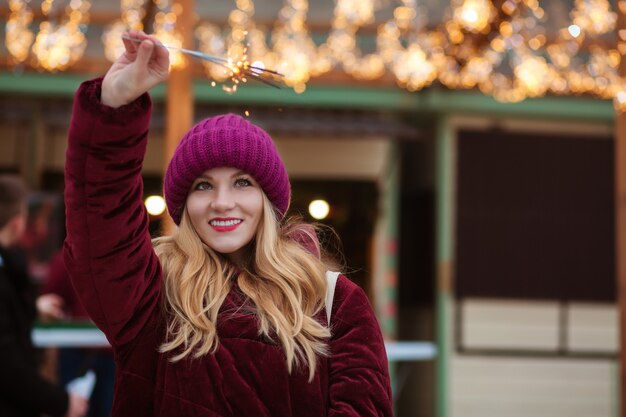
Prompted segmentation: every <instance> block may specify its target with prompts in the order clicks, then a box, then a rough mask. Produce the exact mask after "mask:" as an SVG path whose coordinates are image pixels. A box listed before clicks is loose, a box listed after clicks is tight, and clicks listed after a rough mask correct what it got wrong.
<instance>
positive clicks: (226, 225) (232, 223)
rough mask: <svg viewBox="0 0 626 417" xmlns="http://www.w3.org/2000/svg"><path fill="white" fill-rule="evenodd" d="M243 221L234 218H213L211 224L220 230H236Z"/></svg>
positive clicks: (216, 229)
mask: <svg viewBox="0 0 626 417" xmlns="http://www.w3.org/2000/svg"><path fill="white" fill-rule="evenodd" d="M241 223H243V220H241V219H232V220H211V221H210V222H209V225H210V226H211V227H212V228H213V229H214V230H215V231H218V232H230V231H232V230H235V229H236V228H237V227H239V225H240V224H241Z"/></svg>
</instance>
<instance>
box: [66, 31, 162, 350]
mask: <svg viewBox="0 0 626 417" xmlns="http://www.w3.org/2000/svg"><path fill="white" fill-rule="evenodd" d="M127 36H129V37H132V38H139V39H143V40H144V41H143V42H142V43H140V44H139V43H135V42H132V41H124V43H125V47H126V51H125V53H124V54H123V55H122V56H120V58H118V60H117V61H116V62H115V63H114V64H113V65H112V67H111V69H109V71H108V72H107V74H106V76H105V77H104V79H103V80H101V79H95V80H92V81H88V82H85V83H83V84H82V85H81V86H80V88H79V89H78V91H77V93H76V96H75V100H74V108H73V114H72V121H71V124H70V130H69V140H68V148H67V155H66V165H65V203H66V218H67V220H66V222H67V238H66V241H65V246H64V252H65V253H64V257H65V265H66V267H67V270H68V273H69V274H70V276H71V278H72V282H73V284H74V287H75V289H76V291H77V294H78V295H79V297H80V298H81V301H82V303H83V305H84V306H85V308H86V310H87V311H88V313H89V315H90V317H91V318H92V319H93V320H94V322H95V323H96V324H97V325H98V326H99V327H100V328H101V329H102V330H103V331H104V333H105V334H106V335H107V337H108V339H109V341H110V342H111V343H112V344H113V345H114V346H115V345H118V346H119V345H123V344H125V343H127V342H129V341H132V340H133V338H134V337H135V336H136V335H137V333H138V332H139V331H140V330H141V328H142V327H143V325H145V324H146V321H147V320H148V318H149V317H150V314H151V313H152V311H153V309H154V308H155V307H156V305H157V303H158V300H159V291H160V279H161V274H160V266H159V262H158V260H157V258H156V255H155V254H154V252H153V250H152V244H151V241H150V235H149V233H148V216H147V214H146V211H145V208H144V206H143V203H142V197H143V183H142V180H141V168H142V164H143V158H144V154H145V150H146V145H147V133H148V125H149V121H150V114H151V102H150V98H149V96H148V94H147V90H148V89H149V88H151V87H153V86H154V85H156V84H157V83H159V82H160V81H163V80H165V79H166V78H167V74H168V67H169V58H168V53H167V50H166V49H165V48H162V47H159V46H155V43H158V41H157V40H156V39H154V38H152V37H149V36H147V35H145V34H144V33H143V32H130V33H128V34H127Z"/></svg>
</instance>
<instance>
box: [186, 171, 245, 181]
mask: <svg viewBox="0 0 626 417" xmlns="http://www.w3.org/2000/svg"><path fill="white" fill-rule="evenodd" d="M242 175H245V176H247V177H251V175H250V174H248V173H247V172H245V171H241V170H240V171H237V172H235V173H234V174H233V175H231V178H235V177H240V176H242ZM198 180H209V181H211V180H213V177H211V176H210V175H204V174H200V176H199V177H198V178H196V181H198ZM194 182H195V181H194Z"/></svg>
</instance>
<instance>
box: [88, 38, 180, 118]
mask: <svg viewBox="0 0 626 417" xmlns="http://www.w3.org/2000/svg"><path fill="white" fill-rule="evenodd" d="M122 39H123V40H124V48H125V51H124V53H123V54H122V55H121V56H120V57H119V58H118V59H117V60H116V61H115V62H114V63H113V65H112V66H111V68H109V70H108V71H107V73H106V75H105V76H104V80H103V81H102V92H101V96H100V100H101V101H102V104H104V105H107V106H110V107H120V106H123V105H125V104H128V103H131V102H132V101H134V100H135V99H137V98H138V97H139V96H141V95H142V94H143V93H145V92H146V91H148V90H150V89H151V88H152V87H154V86H155V85H157V84H159V83H160V82H162V81H165V80H167V78H168V76H169V52H168V50H167V49H166V48H161V47H157V45H158V46H162V43H161V42H160V41H159V40H158V39H157V38H156V37H154V36H150V35H146V34H145V33H144V32H142V31H129V32H126V33H125V34H124V36H123V37H122ZM130 39H134V40H130Z"/></svg>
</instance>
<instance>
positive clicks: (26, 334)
mask: <svg viewBox="0 0 626 417" xmlns="http://www.w3.org/2000/svg"><path fill="white" fill-rule="evenodd" d="M26 218H27V209H26V187H25V186H24V184H23V182H22V181H21V180H20V179H19V178H18V177H16V176H11V175H0V416H2V417H40V416H41V415H44V414H45V415H48V416H53V417H60V416H67V417H83V416H84V415H85V414H86V412H87V408H88V404H87V399H86V398H84V397H82V396H80V395H77V394H71V393H67V392H66V391H65V390H64V389H63V388H62V387H60V386H57V385H55V384H53V383H51V382H49V381H48V380H46V379H45V378H43V377H42V376H41V375H40V373H39V369H38V357H37V356H38V355H37V351H36V349H35V348H34V346H33V343H32V340H31V332H32V329H33V323H34V321H35V319H36V317H37V309H36V307H35V295H36V294H35V289H34V286H33V284H32V281H31V280H30V277H29V276H28V272H27V268H26V260H25V258H24V256H23V254H21V253H20V252H19V251H18V250H17V249H16V247H15V246H16V244H17V242H18V241H19V239H20V238H21V236H22V234H23V233H24V230H25V226H26Z"/></svg>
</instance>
